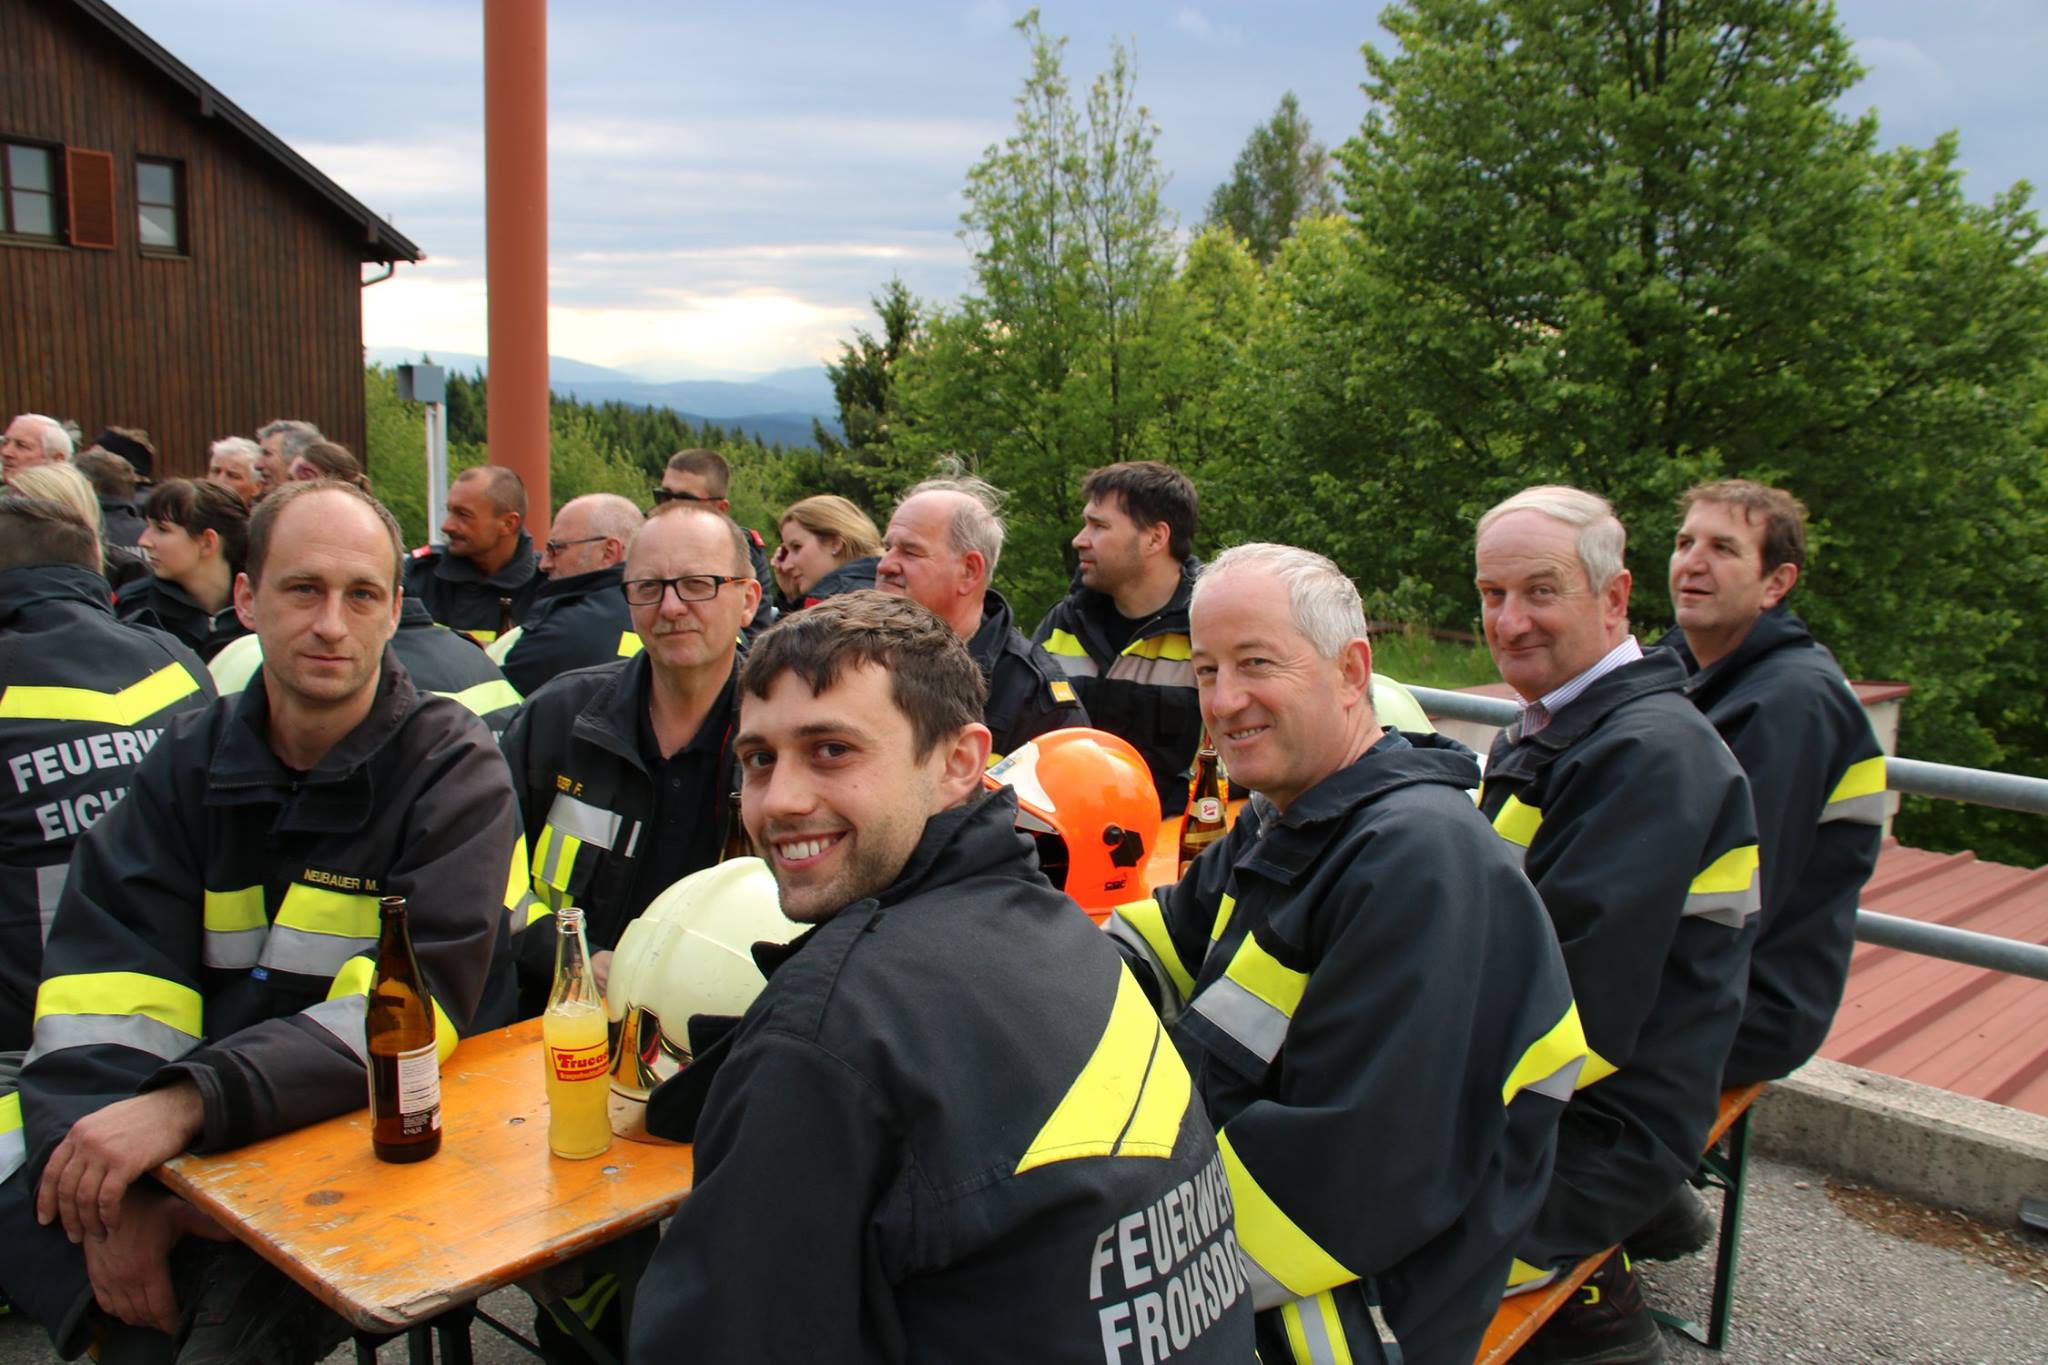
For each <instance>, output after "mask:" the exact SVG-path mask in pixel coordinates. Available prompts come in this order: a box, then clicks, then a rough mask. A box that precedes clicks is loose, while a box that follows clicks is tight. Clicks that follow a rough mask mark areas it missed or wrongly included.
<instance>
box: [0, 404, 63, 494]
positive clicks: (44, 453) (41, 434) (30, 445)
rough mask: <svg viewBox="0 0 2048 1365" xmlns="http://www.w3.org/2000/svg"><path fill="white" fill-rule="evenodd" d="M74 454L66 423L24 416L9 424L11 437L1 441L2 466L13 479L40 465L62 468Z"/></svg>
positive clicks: (43, 417)
mask: <svg viewBox="0 0 2048 1365" xmlns="http://www.w3.org/2000/svg"><path fill="white" fill-rule="evenodd" d="M71 450H72V442H71V433H70V432H68V431H66V430H64V424H63V423H62V422H59V421H58V420H57V419H56V418H54V417H45V416H43V415H42V414H41V413H39V412H24V413H23V414H21V416H19V417H17V418H15V419H14V420H13V421H12V422H9V423H8V424H7V435H6V437H5V438H4V439H0V465H4V466H5V468H6V472H7V475H8V477H10V478H11V477H13V475H14V474H15V472H16V471H18V470H23V469H32V468H34V467H35V466H36V465H39V464H61V463H63V462H64V461H65V460H68V459H70V458H71Z"/></svg>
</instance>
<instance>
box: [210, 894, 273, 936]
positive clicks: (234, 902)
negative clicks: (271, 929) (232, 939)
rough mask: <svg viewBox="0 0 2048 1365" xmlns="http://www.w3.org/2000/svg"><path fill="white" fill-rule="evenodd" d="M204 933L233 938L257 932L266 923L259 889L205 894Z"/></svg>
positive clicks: (266, 916)
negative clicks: (239, 934) (231, 936)
mask: <svg viewBox="0 0 2048 1365" xmlns="http://www.w3.org/2000/svg"><path fill="white" fill-rule="evenodd" d="M205 922H206V932H207V933H209V934H235V933H240V932H241V931H243V930H244V929H261V928H263V927H264V926H265V925H267V924H269V923H270V917H269V915H268V913H267V912H266V911H265V910H264V908H263V888H262V887H260V886H244V887H241V888H240V889H238V890H234V891H209V892H207V893H206V911H205Z"/></svg>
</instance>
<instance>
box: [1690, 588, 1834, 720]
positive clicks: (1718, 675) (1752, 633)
mask: <svg viewBox="0 0 2048 1365" xmlns="http://www.w3.org/2000/svg"><path fill="white" fill-rule="evenodd" d="M1657 643H1658V644H1659V645H1661V646H1663V647H1665V648H1667V649H1669V650H1671V651H1672V652H1673V653H1674V654H1676V655H1677V656H1678V657H1679V660H1680V661H1681V662H1682V663H1683V664H1684V665H1685V671H1686V672H1687V673H1689V674H1691V675H1692V676H1691V677H1690V678H1689V679H1687V681H1686V684H1685V690H1686V694H1687V695H1688V696H1690V697H1692V698H1693V699H1694V700H1695V701H1697V702H1699V704H1700V705H1702V706H1705V705H1707V704H1708V702H1709V700H1710V699H1712V698H1713V697H1717V696H1719V695H1720V694H1721V693H1722V692H1723V691H1725V690H1726V689H1727V687H1728V685H1729V684H1730V683H1731V682H1732V681H1733V680H1734V679H1736V678H1738V677H1740V676H1741V675H1742V674H1743V672H1745V671H1746V670H1747V669H1748V668H1749V666H1750V665H1751V664H1753V663H1755V662H1756V661H1757V660H1758V659H1761V658H1763V657H1764V656H1765V655H1766V654H1771V653H1775V652H1776V651H1778V650H1781V649H1794V648H1799V647H1803V646H1808V645H1812V644H1814V638H1813V632H1812V631H1810V630H1808V629H1807V628H1806V622H1804V621H1802V620H1800V619H1799V618H1798V617H1797V616H1795V615H1793V613H1792V611H1791V609H1790V608H1788V607H1786V606H1785V605H1784V604H1783V603H1780V604H1779V605H1777V606H1775V607H1772V608H1771V609H1770V610H1769V611H1767V612H1765V613H1763V614H1762V615H1761V616H1759V617H1757V618H1756V621H1755V623H1754V624H1753V625H1751V626H1750V628H1749V633H1748V634H1746V635H1744V636H1743V637H1742V642H1741V643H1740V644H1738V645H1736V646H1735V648H1733V649H1731V650H1729V651H1728V652H1727V653H1726V654H1724V655H1722V656H1721V657H1720V658H1718V659H1716V660H1714V662H1713V663H1711V664H1709V665H1707V666H1706V667H1705V668H1701V667H1700V665H1699V661H1698V660H1697V659H1695V658H1694V657H1693V654H1692V646H1691V645H1689V644H1687V643H1686V642H1685V632H1684V631H1683V630H1681V629H1679V628H1678V627H1676V626H1673V627H1672V628H1671V633H1670V634H1668V635H1666V636H1665V637H1664V638H1663V639H1662V640H1659V641H1658V642H1657Z"/></svg>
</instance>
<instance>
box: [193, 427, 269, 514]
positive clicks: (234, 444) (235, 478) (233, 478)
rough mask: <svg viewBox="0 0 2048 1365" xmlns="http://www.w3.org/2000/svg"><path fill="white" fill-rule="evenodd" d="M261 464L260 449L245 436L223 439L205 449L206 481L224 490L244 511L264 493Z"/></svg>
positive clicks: (261, 451)
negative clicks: (233, 497) (231, 494)
mask: <svg viewBox="0 0 2048 1365" xmlns="http://www.w3.org/2000/svg"><path fill="white" fill-rule="evenodd" d="M262 464H263V448H262V447H261V446H259V445H257V444H256V443H255V442H254V441H252V440H250V439H249V438H248V437H246V436H223V437H221V438H220V439H219V440H218V441H215V442H214V443H213V444H212V445H210V446H208V447H207V448H206V481H207V482H208V483H217V484H219V485H220V486H221V487H222V488H225V489H227V490H228V491H229V492H230V493H233V494H234V495H235V496H236V497H238V498H240V499H241V500H242V505H243V506H244V507H247V506H249V505H250V504H251V503H253V502H255V501H256V499H257V497H258V495H260V494H261V493H262V492H263V473H262Z"/></svg>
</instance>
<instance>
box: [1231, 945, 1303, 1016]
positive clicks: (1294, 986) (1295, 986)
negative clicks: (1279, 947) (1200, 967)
mask: <svg viewBox="0 0 2048 1365" xmlns="http://www.w3.org/2000/svg"><path fill="white" fill-rule="evenodd" d="M1223 975H1224V977H1225V978H1226V979H1228V980H1231V981H1235V982H1236V983H1237V984H1238V985H1240V986H1242V987H1244V988H1245V989H1246V990H1247V991H1249V992H1251V993H1252V994H1253V995H1255V996H1257V997H1258V998H1259V999H1261V1000H1263V1001H1265V1002H1266V1003H1267V1004H1268V1005H1271V1006H1272V1007H1273V1008H1274V1009H1276V1010H1278V1011H1280V1013H1282V1014H1284V1015H1286V1016H1287V1017H1288V1018H1289V1019H1292V1018H1293V1017H1294V1011H1295V1009H1296V1008H1297V1007H1298V1006H1299V1005H1300V1004H1301V993H1302V992H1303V991H1305V990H1307V989H1308V973H1307V972H1297V971H1296V970H1294V968H1292V967H1289V966H1287V965H1285V964H1284V963H1282V962H1281V961H1280V959H1279V958H1277V957H1274V956H1273V955H1272V954H1271V953H1269V952H1267V951H1266V950H1265V949H1264V948H1261V947H1260V946H1259V942H1258V940H1257V939H1255V938H1253V937H1252V936H1251V935H1249V934H1247V935H1245V939H1244V942H1243V943H1240V944H1239V945H1238V946H1237V953H1236V955H1235V956H1234V957H1232V958H1231V959H1230V966H1229V967H1227V968H1225V969H1224V972H1223Z"/></svg>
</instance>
